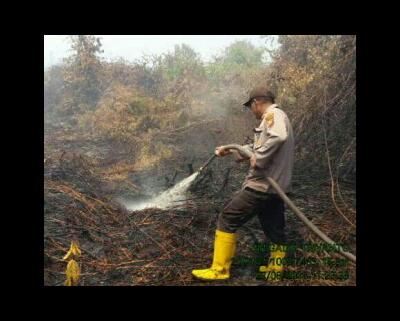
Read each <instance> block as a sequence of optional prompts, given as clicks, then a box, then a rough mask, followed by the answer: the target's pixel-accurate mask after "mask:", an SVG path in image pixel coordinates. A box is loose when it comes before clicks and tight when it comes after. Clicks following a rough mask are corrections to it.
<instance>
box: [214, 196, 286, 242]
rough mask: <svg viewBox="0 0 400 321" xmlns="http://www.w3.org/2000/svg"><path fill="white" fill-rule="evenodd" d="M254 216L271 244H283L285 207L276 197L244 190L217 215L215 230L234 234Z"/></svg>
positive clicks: (284, 240) (284, 239)
mask: <svg viewBox="0 0 400 321" xmlns="http://www.w3.org/2000/svg"><path fill="white" fill-rule="evenodd" d="M254 215H257V216H258V219H259V220H260V224H261V226H262V228H263V231H264V233H265V235H266V236H267V237H269V238H270V240H271V241H272V242H273V243H276V244H284V243H285V242H286V238H285V232H284V228H285V206H284V203H283V201H282V200H281V198H280V197H279V196H278V195H275V194H268V193H266V194H258V193H255V192H253V191H250V190H247V189H244V190H241V191H239V193H238V194H236V195H235V196H234V197H233V198H232V200H231V201H230V202H229V203H228V205H227V206H225V208H224V209H223V211H222V212H221V213H220V214H219V217H218V222H217V228H218V230H220V231H223V232H227V233H235V232H236V230H237V229H239V228H240V227H241V226H242V225H243V224H245V223H246V222H247V221H248V220H249V219H250V218H252V217H253V216H254Z"/></svg>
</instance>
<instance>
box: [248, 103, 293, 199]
mask: <svg viewBox="0 0 400 321" xmlns="http://www.w3.org/2000/svg"><path fill="white" fill-rule="evenodd" d="M254 132H255V134H254V143H253V144H250V145H245V147H246V148H248V149H250V150H251V151H252V152H253V153H254V154H255V157H256V168H251V167H250V170H249V172H248V174H247V176H246V179H245V181H244V183H243V185H242V189H244V188H245V187H247V186H248V187H250V188H252V189H255V190H258V191H260V192H268V193H276V192H275V190H274V189H273V188H272V187H270V184H269V183H268V181H267V179H266V178H267V177H271V178H273V179H274V180H275V181H276V182H277V183H278V184H279V186H280V187H281V188H282V189H283V191H284V192H286V193H287V192H290V191H291V178H292V170H293V160H294V137H293V130H292V126H291V124H290V122H289V118H288V117H287V115H286V114H285V112H283V111H282V110H281V109H279V108H277V105H276V104H273V105H270V106H269V107H268V108H267V110H266V111H265V113H264V114H263V116H262V121H261V124H260V125H259V127H256V128H254Z"/></svg>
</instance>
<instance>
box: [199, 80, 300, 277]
mask: <svg viewBox="0 0 400 321" xmlns="http://www.w3.org/2000/svg"><path fill="white" fill-rule="evenodd" d="M244 106H246V107H248V108H249V109H250V110H251V111H252V113H253V114H254V115H255V117H256V118H257V119H261V120H262V121H261V123H260V125H259V127H256V128H254V143H253V144H250V145H245V146H244V147H245V148H247V149H249V150H251V151H252V153H253V156H252V157H251V158H250V159H244V158H243V157H241V156H240V155H239V154H237V153H235V151H234V152H232V150H226V149H225V148H224V147H223V146H220V147H217V148H216V150H215V153H216V154H217V155H218V156H220V157H223V156H226V155H229V154H231V153H235V154H236V157H237V158H238V161H245V160H249V162H250V169H249V172H248V174H247V176H246V179H245V181H244V183H243V185H242V188H241V190H240V191H239V192H238V193H237V194H236V195H235V196H234V197H233V199H232V200H231V201H230V202H229V203H228V205H227V206H226V207H225V208H224V209H223V211H222V212H221V213H220V215H219V217H218V222H217V230H216V234H215V242H214V257H213V263H212V265H211V267H210V268H208V269H203V270H193V271H192V274H193V276H195V277H196V278H198V279H202V280H224V279H228V278H229V276H230V266H231V263H232V259H233V256H234V255H235V249H236V234H235V233H236V231H237V230H238V229H239V228H240V227H241V226H242V225H243V224H245V223H246V222H247V221H248V220H249V219H250V218H252V217H253V216H254V215H257V216H258V218H259V220H260V223H261V226H262V228H263V230H264V233H265V234H266V235H267V236H268V237H269V238H270V240H271V242H272V246H271V247H270V249H271V250H270V260H269V264H268V266H261V267H260V268H259V270H260V272H266V274H265V275H266V278H267V279H268V277H270V276H271V275H272V273H271V272H275V273H274V275H276V272H282V271H283V266H282V259H283V258H284V257H285V242H286V240H285V233H284V226H285V217H284V203H283V201H282V200H281V199H280V197H279V196H278V195H277V194H276V192H275V191H274V190H273V188H272V187H271V186H270V184H269V183H268V181H267V177H271V178H273V179H274V180H275V181H276V182H277V183H278V184H279V186H280V187H281V188H282V189H283V191H285V192H290V190H291V176H292V168H293V157H294V138H293V132H292V126H291V124H290V122H289V119H288V117H287V115H286V114H285V112H283V111H282V110H281V109H280V108H279V107H278V105H277V104H275V97H274V94H273V93H272V92H271V91H269V90H268V89H267V88H265V87H257V88H255V89H253V90H252V91H251V92H250V94H249V99H248V101H247V102H246V103H244ZM278 274H279V273H278ZM280 274H281V273H280ZM270 279H271V278H270Z"/></svg>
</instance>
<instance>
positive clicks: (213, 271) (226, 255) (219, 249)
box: [192, 230, 236, 281]
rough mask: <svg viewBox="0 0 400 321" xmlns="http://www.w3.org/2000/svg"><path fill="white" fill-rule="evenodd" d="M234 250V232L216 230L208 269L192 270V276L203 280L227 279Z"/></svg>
mask: <svg viewBox="0 0 400 321" xmlns="http://www.w3.org/2000/svg"><path fill="white" fill-rule="evenodd" d="M235 250H236V234H235V233H226V232H222V231H219V230H216V232H215V242H214V259H213V263H212V265H211V267H210V268H209V269H203V270H193V271H192V274H193V276H195V277H196V278H198V279H200V280H205V281H212V280H225V279H228V278H229V270H230V267H231V264H232V258H233V256H234V255H235Z"/></svg>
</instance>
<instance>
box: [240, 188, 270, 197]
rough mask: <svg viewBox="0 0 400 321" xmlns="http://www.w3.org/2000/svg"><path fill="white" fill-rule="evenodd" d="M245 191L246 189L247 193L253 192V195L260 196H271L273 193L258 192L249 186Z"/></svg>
mask: <svg viewBox="0 0 400 321" xmlns="http://www.w3.org/2000/svg"><path fill="white" fill-rule="evenodd" d="M244 189H245V190H246V191H249V192H252V193H254V194H259V195H271V193H267V192H260V191H257V190H255V189H252V188H251V187H248V186H246V187H245V188H244Z"/></svg>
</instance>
